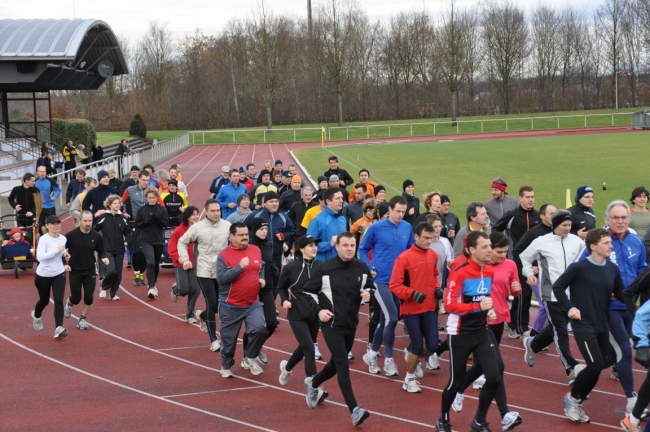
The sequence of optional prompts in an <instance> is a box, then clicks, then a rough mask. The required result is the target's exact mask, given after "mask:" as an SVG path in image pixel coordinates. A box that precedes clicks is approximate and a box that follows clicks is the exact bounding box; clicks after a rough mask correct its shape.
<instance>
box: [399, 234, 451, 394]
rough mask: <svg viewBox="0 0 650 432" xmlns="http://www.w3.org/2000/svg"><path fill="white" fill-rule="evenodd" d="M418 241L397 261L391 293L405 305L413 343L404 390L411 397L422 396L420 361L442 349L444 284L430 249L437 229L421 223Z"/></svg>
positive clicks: (401, 309)
mask: <svg viewBox="0 0 650 432" xmlns="http://www.w3.org/2000/svg"><path fill="white" fill-rule="evenodd" d="M414 237H415V243H414V244H413V246H411V248H410V249H407V250H405V251H404V252H402V253H401V254H400V256H398V257H397V259H396V260H395V264H394V266H393V274H392V275H391V278H390V290H391V292H392V293H393V294H394V295H395V296H397V297H398V298H399V299H400V300H401V301H402V305H401V308H400V313H401V315H402V317H403V318H404V325H405V326H406V328H407V329H408V334H409V338H410V340H411V343H410V345H409V348H408V356H407V358H406V379H404V384H402V389H404V390H406V391H407V392H409V393H421V392H422V389H421V388H420V383H418V382H417V380H416V378H422V367H421V366H420V359H421V358H427V357H429V356H430V355H432V354H433V353H435V352H436V350H437V349H438V320H437V318H436V289H437V288H439V287H440V284H439V283H438V255H437V254H436V253H435V252H434V251H433V249H430V248H429V246H430V245H431V241H432V240H433V227H432V226H431V224H429V223H426V222H421V223H419V224H418V225H417V226H416V227H415V230H414ZM423 340H424V342H425V344H423V343H422V341H423ZM418 366H420V367H418Z"/></svg>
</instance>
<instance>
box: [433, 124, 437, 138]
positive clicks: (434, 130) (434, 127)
mask: <svg viewBox="0 0 650 432" xmlns="http://www.w3.org/2000/svg"><path fill="white" fill-rule="evenodd" d="M433 136H436V124H435V122H434V123H433Z"/></svg>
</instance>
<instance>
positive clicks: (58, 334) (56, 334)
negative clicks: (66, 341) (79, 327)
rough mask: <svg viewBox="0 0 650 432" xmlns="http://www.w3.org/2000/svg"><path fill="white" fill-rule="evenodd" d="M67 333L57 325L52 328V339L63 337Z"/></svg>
mask: <svg viewBox="0 0 650 432" xmlns="http://www.w3.org/2000/svg"><path fill="white" fill-rule="evenodd" d="M67 335H68V331H67V330H66V329H65V328H63V327H61V326H58V327H57V328H56V330H54V339H63V338H64V337H66V336H67Z"/></svg>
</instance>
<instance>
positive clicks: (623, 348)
mask: <svg viewBox="0 0 650 432" xmlns="http://www.w3.org/2000/svg"><path fill="white" fill-rule="evenodd" d="M631 335H632V317H631V316H630V313H629V312H628V311H627V309H625V310H610V311H609V352H608V353H607V359H606V361H605V367H606V368H607V367H609V366H613V365H614V364H616V371H617V372H618V379H619V380H620V382H621V387H623V391H624V392H625V397H628V398H630V397H632V396H634V376H633V375H632V348H631V347H630V336H631Z"/></svg>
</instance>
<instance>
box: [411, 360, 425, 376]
mask: <svg viewBox="0 0 650 432" xmlns="http://www.w3.org/2000/svg"><path fill="white" fill-rule="evenodd" d="M413 375H415V378H417V379H422V377H423V376H424V371H423V370H422V365H421V364H420V361H419V360H418V364H417V365H416V366H415V372H413Z"/></svg>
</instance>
